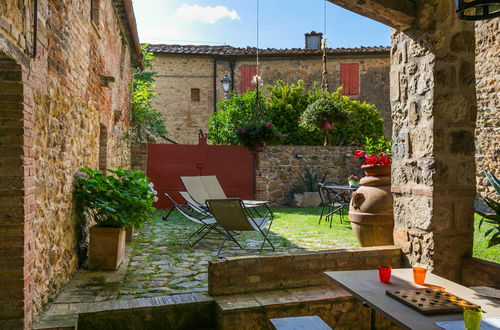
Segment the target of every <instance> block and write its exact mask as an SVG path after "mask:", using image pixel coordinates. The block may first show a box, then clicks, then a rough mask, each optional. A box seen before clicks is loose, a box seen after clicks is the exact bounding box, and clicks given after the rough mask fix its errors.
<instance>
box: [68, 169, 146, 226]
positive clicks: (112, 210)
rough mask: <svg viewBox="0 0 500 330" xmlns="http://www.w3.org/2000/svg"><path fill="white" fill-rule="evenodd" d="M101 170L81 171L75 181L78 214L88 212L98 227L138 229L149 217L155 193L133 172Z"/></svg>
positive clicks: (140, 175) (144, 177)
mask: <svg viewBox="0 0 500 330" xmlns="http://www.w3.org/2000/svg"><path fill="white" fill-rule="evenodd" d="M107 171H108V172H109V173H111V175H105V174H104V173H103V172H101V171H96V170H93V169H90V168H83V169H81V170H80V174H79V175H78V176H77V178H76V187H75V199H76V205H77V210H78V211H79V213H80V214H82V213H83V212H84V211H86V212H88V213H89V214H90V215H91V216H92V218H93V219H94V220H95V222H96V225H97V226H99V227H112V228H132V227H133V228H139V227H141V226H142V224H143V223H144V222H145V221H146V220H147V219H149V218H150V217H152V216H153V214H154V211H155V209H154V208H153V202H154V201H155V200H156V191H155V190H154V189H153V185H152V183H150V182H149V180H148V178H147V176H146V175H145V174H144V173H143V172H141V171H136V170H124V169H123V168H121V167H119V168H117V169H116V170H107Z"/></svg>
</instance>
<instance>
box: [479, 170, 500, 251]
mask: <svg viewBox="0 0 500 330" xmlns="http://www.w3.org/2000/svg"><path fill="white" fill-rule="evenodd" d="M485 174H486V177H487V178H488V181H489V182H490V183H491V185H492V186H493V188H494V189H495V191H496V192H497V194H498V195H500V180H499V179H498V178H497V177H496V176H495V175H493V173H491V172H489V171H485ZM483 200H484V203H485V204H486V206H487V207H488V208H490V209H491V211H492V212H482V211H479V210H478V211H476V213H477V214H479V215H480V216H482V219H481V221H480V222H479V228H481V226H482V225H483V223H484V222H486V223H489V224H491V225H493V227H491V228H490V229H488V230H487V231H486V233H485V234H484V237H488V236H490V235H491V237H489V240H488V248H490V247H493V246H496V245H499V244H500V200H494V199H491V198H488V197H485V198H483Z"/></svg>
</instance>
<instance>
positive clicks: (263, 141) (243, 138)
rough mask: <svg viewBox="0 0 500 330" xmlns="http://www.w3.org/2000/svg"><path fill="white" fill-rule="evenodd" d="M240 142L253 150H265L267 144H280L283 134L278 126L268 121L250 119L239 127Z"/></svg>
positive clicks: (237, 133)
mask: <svg viewBox="0 0 500 330" xmlns="http://www.w3.org/2000/svg"><path fill="white" fill-rule="evenodd" d="M236 135H237V137H238V140H239V143H240V144H241V145H243V146H245V147H246V148H247V149H248V150H250V151H252V152H259V151H263V150H264V149H265V147H266V145H273V144H279V143H280V142H281V141H282V140H283V136H282V134H281V133H280V131H278V129H277V128H276V126H274V125H272V124H271V123H270V122H266V121H250V122H248V123H247V124H246V125H243V126H242V127H240V128H238V130H237V132H236Z"/></svg>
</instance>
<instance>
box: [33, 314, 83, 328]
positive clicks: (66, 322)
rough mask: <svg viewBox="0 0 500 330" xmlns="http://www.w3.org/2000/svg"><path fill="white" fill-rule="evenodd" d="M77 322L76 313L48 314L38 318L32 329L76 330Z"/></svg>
mask: <svg viewBox="0 0 500 330" xmlns="http://www.w3.org/2000/svg"><path fill="white" fill-rule="evenodd" d="M77 323H78V314H67V315H50V316H45V317H42V318H41V319H40V321H38V322H37V323H36V324H35V325H33V329H34V330H76V329H77Z"/></svg>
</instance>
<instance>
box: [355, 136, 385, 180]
mask: <svg viewBox="0 0 500 330" xmlns="http://www.w3.org/2000/svg"><path fill="white" fill-rule="evenodd" d="M391 148H392V142H391V141H389V140H386V139H385V138H384V137H381V138H379V139H377V140H375V139H372V138H366V142H365V147H364V149H365V150H364V151H363V150H361V149H358V150H356V151H355V152H354V156H355V157H356V158H358V159H362V160H363V164H362V165H361V168H362V169H363V170H364V171H365V175H382V174H385V175H388V174H390V173H391V159H392V153H391Z"/></svg>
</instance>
